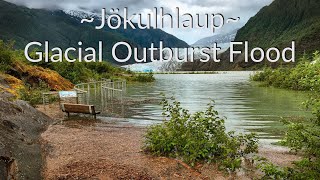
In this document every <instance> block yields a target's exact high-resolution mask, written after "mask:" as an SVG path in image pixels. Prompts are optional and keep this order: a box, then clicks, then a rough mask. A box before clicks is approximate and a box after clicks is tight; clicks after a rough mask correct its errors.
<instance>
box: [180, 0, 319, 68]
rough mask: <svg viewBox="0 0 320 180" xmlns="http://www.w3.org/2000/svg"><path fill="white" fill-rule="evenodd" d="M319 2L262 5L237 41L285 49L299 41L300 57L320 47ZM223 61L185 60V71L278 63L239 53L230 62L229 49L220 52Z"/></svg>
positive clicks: (279, 0)
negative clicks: (250, 59)
mask: <svg viewBox="0 0 320 180" xmlns="http://www.w3.org/2000/svg"><path fill="white" fill-rule="evenodd" d="M319 9H320V2H319V0H290V1H288V0H274V1H273V2H272V3H271V4H270V5H269V6H265V7H263V8H262V9H261V10H260V11H259V12H258V13H257V14H256V15H255V16H254V17H252V18H251V19H250V20H249V21H248V22H247V24H246V25H245V26H244V27H242V28H241V29H240V30H239V31H238V33H237V35H236V38H235V41H249V43H250V45H249V48H250V49H251V48H253V47H262V48H264V49H267V48H271V47H278V48H279V49H283V48H285V47H288V46H291V42H292V41H293V40H294V41H295V42H296V54H297V58H299V56H301V55H303V53H307V54H310V53H312V52H314V51H316V50H320V11H319ZM221 59H222V60H223V61H222V62H221V63H214V62H208V63H200V62H196V63H194V64H192V63H185V64H184V65H183V69H184V70H230V69H259V68H261V67H263V66H265V65H268V66H273V67H276V66H278V65H279V64H277V63H272V64H271V63H266V62H262V63H259V64H257V63H254V62H252V63H244V62H243V59H244V55H243V54H241V55H238V56H237V57H236V58H235V62H234V63H229V60H228V59H229V51H226V52H225V53H223V54H221Z"/></svg>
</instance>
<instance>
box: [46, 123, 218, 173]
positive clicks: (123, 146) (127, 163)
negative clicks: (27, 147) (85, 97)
mask: <svg viewBox="0 0 320 180" xmlns="http://www.w3.org/2000/svg"><path fill="white" fill-rule="evenodd" d="M77 126H78V125H74V124H72V122H71V123H67V125H66V124H64V125H53V126H50V127H49V129H48V130H47V131H46V132H45V133H43V134H42V139H43V147H44V149H45V154H46V167H45V171H44V177H45V178H46V179H204V178H206V177H207V176H208V175H210V176H208V177H211V178H222V177H223V174H222V173H218V172H217V171H215V170H214V169H212V170H211V171H210V172H211V173H210V174H209V173H207V174H199V173H198V172H196V171H194V170H192V169H189V168H188V167H187V166H185V164H184V163H182V162H179V161H177V160H174V159H169V158H164V157H152V156H150V155H146V154H145V153H143V152H141V145H142V139H143V138H142V137H143V134H144V131H145V130H144V129H141V128H135V127H117V126H114V125H105V126H103V125H102V126H99V127H77ZM206 168H207V169H206V171H208V167H206ZM211 168H214V167H211ZM200 169H201V168H200ZM208 172H209V171H208Z"/></svg>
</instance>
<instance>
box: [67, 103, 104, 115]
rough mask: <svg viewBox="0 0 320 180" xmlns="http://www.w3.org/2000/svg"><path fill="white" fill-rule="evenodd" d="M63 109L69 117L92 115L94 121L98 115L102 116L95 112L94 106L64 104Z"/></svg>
mask: <svg viewBox="0 0 320 180" xmlns="http://www.w3.org/2000/svg"><path fill="white" fill-rule="evenodd" d="M61 109H62V111H63V112H66V113H67V114H68V117H69V116H70V113H82V114H91V115H93V117H94V119H96V118H97V117H96V115H97V114H100V112H99V111H95V109H94V105H86V104H69V103H62V104H61Z"/></svg>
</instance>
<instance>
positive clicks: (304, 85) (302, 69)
mask: <svg viewBox="0 0 320 180" xmlns="http://www.w3.org/2000/svg"><path fill="white" fill-rule="evenodd" d="M311 61H312V63H311ZM251 79H252V80H253V81H260V82H263V83H264V84H266V85H268V86H274V87H278V88H286V89H292V90H301V91H314V90H320V53H319V52H315V53H314V54H313V59H312V60H308V59H303V60H301V62H300V63H299V64H298V65H297V66H296V67H294V68H278V69H270V68H267V69H265V70H264V71H263V72H260V73H257V74H255V75H254V76H252V77H251Z"/></svg>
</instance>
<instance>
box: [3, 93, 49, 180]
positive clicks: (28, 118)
mask: <svg viewBox="0 0 320 180" xmlns="http://www.w3.org/2000/svg"><path fill="white" fill-rule="evenodd" d="M11 98H12V97H11ZM11 98H10V95H8V94H7V93H4V92H0V107H1V108H0V179H33V180H37V179H41V166H42V157H41V148H40V141H39V137H40V133H41V132H43V131H44V130H45V129H46V127H47V126H48V125H49V123H50V122H51V121H52V120H51V119H50V118H49V117H47V116H46V115H44V114H43V113H41V112H39V111H38V110H36V109H35V108H33V107H32V106H30V105H29V104H27V103H26V102H24V101H20V100H17V101H12V100H10V99H11Z"/></svg>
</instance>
